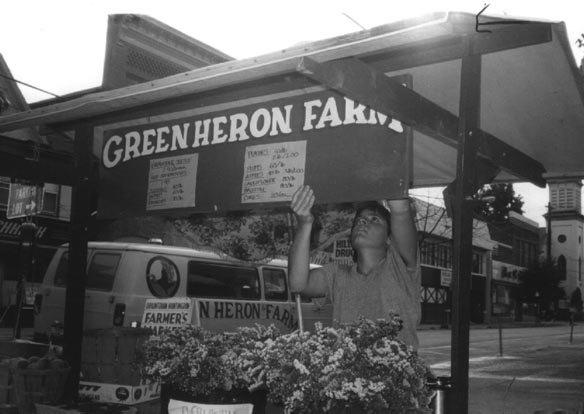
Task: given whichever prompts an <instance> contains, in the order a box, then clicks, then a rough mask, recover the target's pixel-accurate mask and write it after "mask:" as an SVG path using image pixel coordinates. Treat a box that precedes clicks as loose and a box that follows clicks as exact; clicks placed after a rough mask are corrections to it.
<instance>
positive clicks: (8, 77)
mask: <svg viewBox="0 0 584 414" xmlns="http://www.w3.org/2000/svg"><path fill="white" fill-rule="evenodd" d="M0 77H2V78H4V79H8V80H11V81H13V82H16V83H20V84H21V85H24V86H27V87H29V88H32V89H36V90H37V91H40V92H43V93H46V94H48V95H53V96H54V97H55V98H60V96H59V95H56V94H54V93H52V92H49V91H45V90H44V89H41V88H37V87H36V86H33V85H31V84H29V83H26V82H22V81H19V80H18V79H14V78H12V77H10V76H6V75H3V74H1V73H0Z"/></svg>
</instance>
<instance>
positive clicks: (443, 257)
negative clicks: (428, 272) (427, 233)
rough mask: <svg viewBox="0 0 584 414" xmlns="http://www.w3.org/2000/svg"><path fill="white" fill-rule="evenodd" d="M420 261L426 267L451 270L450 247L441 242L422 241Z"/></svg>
mask: <svg viewBox="0 0 584 414" xmlns="http://www.w3.org/2000/svg"><path fill="white" fill-rule="evenodd" d="M420 260H421V262H422V264H425V265H428V266H436V267H442V268H444V269H451V268H452V247H451V246H450V245H448V244H443V243H441V242H428V241H424V242H423V243H422V246H421V247H420Z"/></svg>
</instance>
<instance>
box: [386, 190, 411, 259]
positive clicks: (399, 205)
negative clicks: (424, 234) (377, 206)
mask: <svg viewBox="0 0 584 414" xmlns="http://www.w3.org/2000/svg"><path fill="white" fill-rule="evenodd" d="M387 206H388V207H389V210H390V211H391V239H392V242H393V243H394V246H395V247H396V249H397V251H398V253H399V255H400V256H401V257H402V259H403V260H404V262H405V264H406V266H407V267H409V268H413V267H415V266H416V265H417V260H418V254H417V253H418V232H417V230H416V224H415V223H414V214H415V212H414V211H413V209H412V207H411V205H410V199H409V198H406V199H397V200H388V201H387Z"/></svg>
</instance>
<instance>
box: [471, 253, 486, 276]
mask: <svg viewBox="0 0 584 414" xmlns="http://www.w3.org/2000/svg"><path fill="white" fill-rule="evenodd" d="M472 272H473V273H476V274H479V275H482V274H484V266H483V255H482V254H480V253H473V254H472Z"/></svg>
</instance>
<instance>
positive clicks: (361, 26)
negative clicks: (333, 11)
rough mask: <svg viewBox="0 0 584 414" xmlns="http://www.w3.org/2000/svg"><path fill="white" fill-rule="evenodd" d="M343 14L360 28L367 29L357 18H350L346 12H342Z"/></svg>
mask: <svg viewBox="0 0 584 414" xmlns="http://www.w3.org/2000/svg"><path fill="white" fill-rule="evenodd" d="M343 15H344V16H345V17H346V18H347V19H349V20H351V21H352V22H353V23H355V24H356V25H357V26H359V27H360V28H361V29H363V30H367V28H366V27H365V26H363V25H362V24H361V23H359V22H358V21H357V20H355V19H353V18H352V17H351V16H349V15H348V14H347V13H343Z"/></svg>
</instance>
